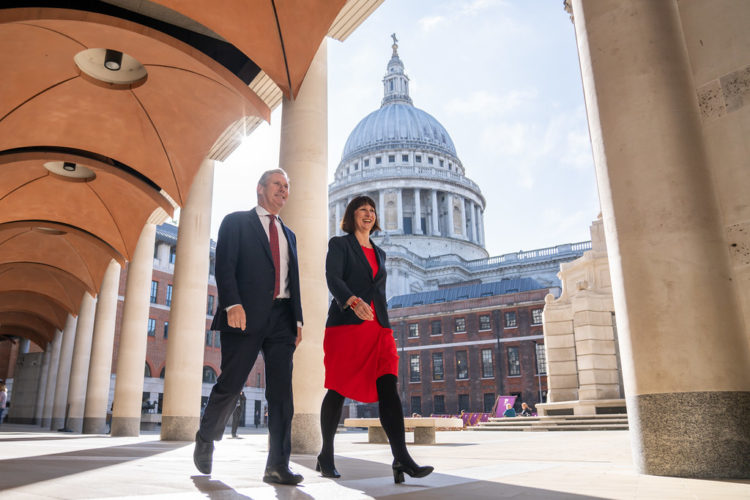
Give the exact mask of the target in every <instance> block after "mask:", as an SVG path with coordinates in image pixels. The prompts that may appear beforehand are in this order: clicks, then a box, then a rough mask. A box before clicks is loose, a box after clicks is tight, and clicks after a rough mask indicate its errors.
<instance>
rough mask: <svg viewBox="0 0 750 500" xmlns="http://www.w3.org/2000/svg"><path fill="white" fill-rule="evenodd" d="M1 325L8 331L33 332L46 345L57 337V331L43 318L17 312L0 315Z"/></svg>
mask: <svg viewBox="0 0 750 500" xmlns="http://www.w3.org/2000/svg"><path fill="white" fill-rule="evenodd" d="M0 325H2V326H3V327H4V328H8V329H13V328H18V329H21V330H24V331H26V330H30V331H33V332H35V333H36V334H37V335H38V338H40V339H42V340H43V341H44V342H45V343H46V342H50V341H51V340H52V339H53V338H54V337H55V330H57V328H56V327H55V326H54V325H52V324H51V323H49V322H48V321H47V320H45V319H44V318H42V317H41V316H37V315H34V314H32V313H23V312H15V311H10V312H3V313H0Z"/></svg>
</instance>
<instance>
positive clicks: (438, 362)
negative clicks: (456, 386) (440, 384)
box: [432, 352, 444, 380]
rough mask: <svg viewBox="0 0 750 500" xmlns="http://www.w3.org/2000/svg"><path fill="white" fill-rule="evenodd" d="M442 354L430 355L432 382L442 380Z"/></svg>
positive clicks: (434, 353)
mask: <svg viewBox="0 0 750 500" xmlns="http://www.w3.org/2000/svg"><path fill="white" fill-rule="evenodd" d="M443 377H444V374H443V353H442V352H433V353H432V380H443Z"/></svg>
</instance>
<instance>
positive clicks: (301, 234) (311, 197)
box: [279, 40, 382, 453]
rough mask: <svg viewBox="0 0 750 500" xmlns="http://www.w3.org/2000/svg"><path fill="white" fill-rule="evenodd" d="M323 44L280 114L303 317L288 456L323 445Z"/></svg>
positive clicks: (325, 135)
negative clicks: (321, 410)
mask: <svg viewBox="0 0 750 500" xmlns="http://www.w3.org/2000/svg"><path fill="white" fill-rule="evenodd" d="M326 43H327V42H326V40H323V43H322V44H321V45H320V48H319V49H318V52H317V54H316V55H315V58H314V59H313V62H312V64H311V66H310V69H309V70H308V71H307V76H306V77H305V81H304V83H303V84H302V87H301V88H300V91H299V94H298V95H297V98H296V99H295V100H294V101H291V100H289V99H286V98H285V99H284V101H283V104H282V106H283V107H282V116H281V149H280V153H279V164H280V165H281V168H283V169H284V170H286V171H287V172H288V173H289V185H290V194H289V201H287V204H286V206H285V207H284V210H283V211H282V212H281V217H282V218H283V219H284V221H285V222H286V223H287V224H288V225H289V227H291V228H292V230H294V232H295V233H296V234H297V250H298V255H299V270H300V286H301V293H302V309H303V312H304V317H305V324H304V328H303V332H302V333H303V339H304V340H303V341H302V343H301V344H300V345H299V346H298V347H297V352H296V353H295V355H294V377H293V384H294V420H293V421H292V453H317V452H319V451H320V445H321V438H320V403H321V401H322V399H323V394H324V389H323V331H324V329H325V320H326V314H327V305H328V287H327V286H326V281H325V272H324V271H325V270H324V262H325V255H326V250H327V248H328V242H327V240H326V238H325V235H326V228H325V223H326V221H325V219H324V217H322V215H321V214H325V213H327V210H326V206H327V205H328V203H327V200H326V198H327V196H326V193H327V192H328V188H327V185H326V182H327V181H326V179H327V177H328V176H327V173H326V172H327V158H328V147H327V145H328V132H327V131H328V126H327V122H328V101H327V84H328V83H327V71H328V70H327V52H326V50H327V49H326ZM381 203H382V195H381ZM381 206H382V204H381ZM381 214H382V210H381ZM381 225H382V222H381Z"/></svg>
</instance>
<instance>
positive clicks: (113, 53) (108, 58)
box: [104, 49, 122, 71]
mask: <svg viewBox="0 0 750 500" xmlns="http://www.w3.org/2000/svg"><path fill="white" fill-rule="evenodd" d="M121 66H122V52H120V51H119V50H112V49H107V50H106V51H105V52H104V67H105V68H107V69H108V70H110V71H119V69H120V67H121Z"/></svg>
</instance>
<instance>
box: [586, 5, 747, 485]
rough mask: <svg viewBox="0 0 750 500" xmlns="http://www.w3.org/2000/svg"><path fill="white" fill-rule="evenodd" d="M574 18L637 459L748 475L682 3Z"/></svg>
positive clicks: (722, 259)
mask: <svg viewBox="0 0 750 500" xmlns="http://www.w3.org/2000/svg"><path fill="white" fill-rule="evenodd" d="M573 15H574V19H575V30H576V39H577V43H578V52H579V59H580V63H581V74H582V79H583V84H584V95H585V98H586V109H587V112H588V119H589V127H590V133H591V142H592V145H593V150H594V160H595V165H596V170H597V182H598V187H599V198H600V200H601V207H602V215H603V220H604V228H605V235H606V241H607V249H608V250H609V254H610V266H611V269H610V272H611V275H612V289H613V295H614V302H615V309H616V311H617V320H618V328H617V330H618V337H619V341H620V352H621V358H622V364H623V379H624V383H625V390H626V398H627V406H628V414H629V420H630V436H631V442H632V449H633V455H634V462H635V464H636V466H637V469H638V470H639V471H640V472H643V473H647V474H658V475H669V476H684V477H702V478H710V477H717V478H718V477H721V478H747V477H750V460H749V459H748V443H749V442H750V360H749V359H748V349H747V344H746V339H745V332H744V329H743V325H742V321H741V318H740V314H739V310H738V305H737V303H736V300H735V295H734V290H733V288H732V287H733V283H732V281H731V279H730V276H731V272H730V263H729V257H728V251H727V245H726V241H725V238H724V234H723V230H722V224H721V220H720V213H719V209H718V206H717V201H716V197H715V195H714V192H713V185H714V183H713V179H712V178H711V175H710V171H709V169H708V162H707V159H706V151H705V144H704V139H703V134H702V129H701V117H700V113H699V108H698V102H697V98H696V90H695V88H694V87H693V85H692V81H693V80H692V74H691V65H690V62H689V60H688V56H687V50H686V47H685V39H684V37H683V30H682V25H681V20H680V10H679V8H678V2H676V1H673V0H671V1H661V2H652V1H649V0H640V1H634V0H633V1H630V2H620V1H617V0H596V1H594V0H574V1H573Z"/></svg>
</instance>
